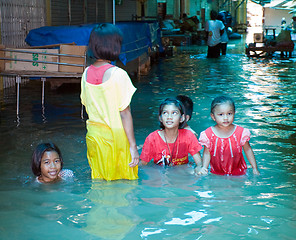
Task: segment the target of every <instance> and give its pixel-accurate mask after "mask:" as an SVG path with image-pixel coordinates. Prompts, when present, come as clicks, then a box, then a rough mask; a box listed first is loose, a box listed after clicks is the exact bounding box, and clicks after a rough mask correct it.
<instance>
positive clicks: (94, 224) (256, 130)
mask: <svg viewBox="0 0 296 240" xmlns="http://www.w3.org/2000/svg"><path fill="white" fill-rule="evenodd" d="M240 41H241V40H239V41H238V42H232V43H230V48H229V52H228V54H227V55H226V57H221V58H220V59H211V60H210V59H207V58H206V47H202V46H193V47H190V48H189V47H182V48H180V49H179V50H180V51H179V52H178V53H177V55H176V56H174V57H171V58H166V59H160V60H159V62H158V64H157V65H153V67H152V69H151V72H150V73H149V74H148V75H147V76H143V77H142V78H141V79H140V80H138V81H136V80H134V83H135V86H136V87H137V92H136V93H135V95H134V98H133V101H132V104H131V107H132V112H133V116H134V127H135V134H136V139H137V143H138V144H139V145H140V144H143V143H144V140H145V138H146V137H147V135H148V134H149V133H150V132H152V131H154V130H155V129H156V128H158V127H159V126H158V106H159V104H160V102H161V101H162V100H163V99H164V98H166V97H170V96H176V95H178V94H181V93H182V94H186V95H188V96H189V97H191V98H192V99H193V101H194V112H193V116H192V119H191V120H190V122H189V125H190V126H191V127H192V128H193V129H194V130H195V131H196V132H197V133H199V132H201V131H203V130H204V129H206V128H207V127H209V126H211V125H213V122H212V120H211V118H210V103H211V101H212V99H213V98H214V97H216V96H218V95H221V94H228V95H231V96H232V97H233V98H234V100H235V103H236V107H237V113H236V117H235V118H236V119H235V122H236V123H237V124H239V125H242V126H244V127H246V128H249V129H250V130H251V134H252V137H251V145H252V148H253V150H254V152H255V156H256V159H257V162H258V165H259V168H260V171H261V176H259V177H254V176H253V175H252V172H251V171H250V169H248V173H247V175H246V176H241V177H225V176H214V175H208V176H205V177H197V176H194V175H193V174H192V172H193V171H192V166H191V165H188V166H180V167H176V168H159V167H158V166H153V165H152V166H151V165H150V166H147V167H145V168H144V167H142V168H140V169H139V177H140V179H139V180H138V181H137V182H125V181H123V182H121V181H119V182H114V183H108V182H92V181H91V180H90V169H89V166H88V162H87V159H86V144H85V131H86V130H85V122H84V120H81V118H80V112H81V104H80V99H79V94H80V90H79V84H78V85H77V86H75V85H72V86H69V85H68V86H64V87H63V89H60V90H58V91H53V90H51V89H50V87H49V85H48V83H46V86H45V103H44V106H43V107H44V108H43V107H42V104H41V102H40V95H41V93H40V82H36V81H31V82H30V83H28V84H26V85H25V86H22V88H21V102H20V103H21V104H20V116H19V117H20V124H19V126H18V127H17V123H16V114H15V105H16V104H15V91H14V90H13V89H12V90H5V91H4V92H1V95H0V104H1V118H0V120H1V122H0V190H1V191H2V195H1V196H2V197H1V198H0V207H1V209H2V210H1V215H2V218H1V220H0V222H1V226H2V229H4V230H3V231H0V238H1V239H9V238H11V236H9V235H10V233H11V232H12V231H13V232H14V239H24V238H26V239H30V236H41V237H44V238H50V237H51V235H50V233H48V228H50V229H55V234H56V236H58V237H59V238H69V237H70V238H73V239H74V238H80V239H112V240H113V239H128V240H133V239H141V238H142V239H214V240H215V239H235V240H236V239H238V238H241V239H253V238H260V239H271V238H278V239H293V237H294V235H295V229H294V227H293V226H294V225H293V223H294V220H295V219H294V218H295V214H296V209H295V204H294V202H295V199H294V198H295V197H294V196H295V172H296V169H295V160H296V158H295V143H296V142H295V136H296V129H295V126H296V117H295V115H296V110H295V109H296V100H295V99H296V98H295V95H296V82H295V80H294V78H295V69H296V65H295V62H296V61H295V59H294V58H291V59H285V60H282V59H280V58H278V57H275V58H272V59H249V58H247V57H245V55H244V45H241V44H240ZM42 141H53V142H55V143H56V144H57V145H58V146H59V147H60V149H61V151H62V153H63V155H64V159H65V168H69V169H72V170H73V171H74V173H75V176H76V178H77V181H75V183H74V184H71V185H70V186H69V185H60V186H51V187H50V188H49V189H43V188H42V187H41V188H38V187H37V188H36V187H32V186H31V184H29V183H31V182H32V181H33V177H32V173H31V170H30V157H31V153H32V151H33V149H34V147H35V146H36V145H37V144H38V143H40V142H42ZM20 199H22V201H20ZM16 219H17V220H16ZM27 229H30V230H31V232H30V234H29V233H28V234H27V235H26V234H23V233H25V232H27ZM17 230H18V231H17Z"/></svg>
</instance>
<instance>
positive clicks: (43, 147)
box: [31, 143, 63, 176]
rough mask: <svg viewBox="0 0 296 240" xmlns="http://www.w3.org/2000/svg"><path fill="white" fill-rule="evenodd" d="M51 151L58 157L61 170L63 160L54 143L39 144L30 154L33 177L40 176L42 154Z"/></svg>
mask: <svg viewBox="0 0 296 240" xmlns="http://www.w3.org/2000/svg"><path fill="white" fill-rule="evenodd" d="M51 151H54V152H56V153H57V154H58V155H59V157H60V160H61V169H62V168H63V158H62V153H61V151H60V149H59V148H58V147H57V146H56V145H55V144H54V143H41V144H39V145H38V146H37V147H36V148H35V150H34V152H33V154H32V162H31V168H32V172H33V173H34V175H35V176H40V175H41V158H42V156H43V154H44V153H45V152H51Z"/></svg>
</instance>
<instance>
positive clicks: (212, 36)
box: [205, 10, 225, 58]
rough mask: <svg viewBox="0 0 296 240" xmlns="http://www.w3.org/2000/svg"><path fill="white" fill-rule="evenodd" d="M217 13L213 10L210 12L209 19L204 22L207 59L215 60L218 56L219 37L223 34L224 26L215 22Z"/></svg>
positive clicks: (217, 21)
mask: <svg viewBox="0 0 296 240" xmlns="http://www.w3.org/2000/svg"><path fill="white" fill-rule="evenodd" d="M217 16H218V13H217V12H216V11H214V10H212V11H211V12H210V17H211V19H210V20H208V21H207V22H206V25H205V31H206V37H207V45H208V55H207V57H208V58H217V57H219V56H220V43H221V36H222V34H223V33H224V29H225V26H224V24H223V22H222V21H220V20H217Z"/></svg>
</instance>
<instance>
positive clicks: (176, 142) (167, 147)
mask: <svg viewBox="0 0 296 240" xmlns="http://www.w3.org/2000/svg"><path fill="white" fill-rule="evenodd" d="M159 122H160V127H161V130H156V131H154V132H152V133H150V134H149V136H148V137H147V138H146V140H145V143H144V146H143V150H142V153H141V156H140V159H141V160H142V161H141V163H142V165H147V164H148V162H149V161H150V160H152V159H153V161H154V163H155V164H158V165H173V166H174V165H181V164H187V163H188V162H189V161H188V153H190V154H191V155H192V157H193V159H194V161H195V163H196V165H197V167H198V168H197V169H199V170H200V168H201V165H202V162H201V156H200V153H199V151H200V150H201V149H202V146H201V145H200V144H199V142H198V140H197V138H196V136H195V135H194V134H193V133H192V132H191V131H190V130H187V129H182V127H183V126H184V125H185V123H186V121H185V116H184V106H183V104H182V103H181V102H180V101H178V100H177V99H175V98H167V99H166V100H165V101H164V102H162V103H161V104H160V107H159Z"/></svg>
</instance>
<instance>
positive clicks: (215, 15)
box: [210, 10, 218, 20]
mask: <svg viewBox="0 0 296 240" xmlns="http://www.w3.org/2000/svg"><path fill="white" fill-rule="evenodd" d="M217 17H218V13H217V12H216V11H215V10H211V12H210V18H211V19H212V20H216V19H217Z"/></svg>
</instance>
